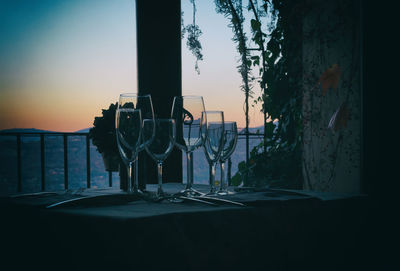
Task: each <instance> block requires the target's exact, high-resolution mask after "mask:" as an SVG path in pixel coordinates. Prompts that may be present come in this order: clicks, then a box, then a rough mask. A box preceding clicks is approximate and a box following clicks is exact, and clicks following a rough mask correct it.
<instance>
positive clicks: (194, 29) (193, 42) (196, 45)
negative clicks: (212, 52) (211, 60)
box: [181, 0, 203, 74]
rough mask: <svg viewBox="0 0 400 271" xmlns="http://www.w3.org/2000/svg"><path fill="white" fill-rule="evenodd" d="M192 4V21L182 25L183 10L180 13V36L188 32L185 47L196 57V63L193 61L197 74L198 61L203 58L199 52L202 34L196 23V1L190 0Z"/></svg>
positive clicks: (198, 69) (198, 71)
mask: <svg viewBox="0 0 400 271" xmlns="http://www.w3.org/2000/svg"><path fill="white" fill-rule="evenodd" d="M190 2H191V3H192V6H193V22H192V23H191V24H189V25H187V26H183V12H182V14H181V24H182V26H183V27H182V31H181V38H182V39H183V38H184V37H185V34H186V33H188V35H187V41H186V46H187V48H188V49H189V50H190V51H191V52H192V54H193V55H194V56H195V58H196V63H195V67H194V68H195V70H196V71H197V73H198V74H200V68H199V64H198V62H199V61H200V60H203V54H202V52H201V50H202V46H201V43H200V40H199V38H200V36H201V34H203V33H202V32H201V30H200V27H199V26H198V25H197V24H196V11H197V10H196V2H195V0H190Z"/></svg>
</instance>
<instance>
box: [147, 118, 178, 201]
mask: <svg viewBox="0 0 400 271" xmlns="http://www.w3.org/2000/svg"><path fill="white" fill-rule="evenodd" d="M154 127H155V129H154ZM175 135H176V128H175V121H174V120H173V119H145V120H143V142H144V143H145V149H146V152H147V153H148V154H149V155H150V157H151V158H153V159H154V161H156V163H157V169H158V170H157V172H158V189H157V196H158V197H159V198H161V197H163V196H164V191H163V189H162V166H163V162H164V160H165V159H167V157H168V155H169V154H170V153H171V151H172V149H173V147H174V144H175Z"/></svg>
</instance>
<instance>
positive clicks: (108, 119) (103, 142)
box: [89, 103, 120, 171]
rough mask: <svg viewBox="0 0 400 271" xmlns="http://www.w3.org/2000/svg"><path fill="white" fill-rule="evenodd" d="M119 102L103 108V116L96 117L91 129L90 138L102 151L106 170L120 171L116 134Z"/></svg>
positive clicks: (100, 151) (98, 149)
mask: <svg viewBox="0 0 400 271" xmlns="http://www.w3.org/2000/svg"><path fill="white" fill-rule="evenodd" d="M117 107H118V103H115V104H111V105H110V106H109V108H108V109H102V116H101V117H95V118H94V122H93V127H92V128H91V129H90V130H89V138H90V139H91V140H92V143H93V145H95V146H96V148H97V151H98V152H99V153H101V155H102V157H103V161H104V165H105V168H106V170H108V171H118V164H119V162H120V156H119V152H118V146H117V139H116V135H115V112H116V109H117Z"/></svg>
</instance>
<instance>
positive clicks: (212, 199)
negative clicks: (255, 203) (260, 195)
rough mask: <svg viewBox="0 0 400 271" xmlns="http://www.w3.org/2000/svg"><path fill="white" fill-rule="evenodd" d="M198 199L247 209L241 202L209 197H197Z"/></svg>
mask: <svg viewBox="0 0 400 271" xmlns="http://www.w3.org/2000/svg"><path fill="white" fill-rule="evenodd" d="M196 198H200V199H207V200H210V201H215V202H222V203H228V204H233V205H237V206H241V207H246V205H245V204H243V203H241V202H237V201H233V200H228V199H221V198H214V197H208V196H198V197H197V196H196Z"/></svg>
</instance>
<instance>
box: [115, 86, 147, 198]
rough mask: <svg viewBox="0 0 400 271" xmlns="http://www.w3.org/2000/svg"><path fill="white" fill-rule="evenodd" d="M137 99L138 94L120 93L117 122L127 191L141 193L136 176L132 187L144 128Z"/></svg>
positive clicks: (118, 143) (118, 142)
mask: <svg viewBox="0 0 400 271" xmlns="http://www.w3.org/2000/svg"><path fill="white" fill-rule="evenodd" d="M136 101H137V95H135V94H133V93H124V94H121V95H120V97H119V102H118V108H117V111H116V115H115V117H116V121H115V123H116V136H117V145H118V150H119V153H120V155H121V158H122V161H123V162H124V163H125V165H126V168H127V170H128V184H127V191H128V193H134V194H140V191H139V189H138V180H137V179H136V178H135V182H134V184H133V187H132V167H133V163H134V161H135V160H136V159H137V155H138V152H139V147H140V142H141V130H142V116H141V110H140V109H137V108H136Z"/></svg>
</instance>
